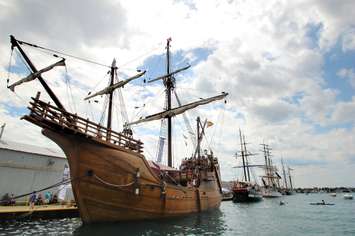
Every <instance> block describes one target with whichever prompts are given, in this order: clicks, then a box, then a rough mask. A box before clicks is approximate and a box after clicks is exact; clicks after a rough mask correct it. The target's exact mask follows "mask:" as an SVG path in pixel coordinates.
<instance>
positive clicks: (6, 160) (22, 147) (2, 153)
mask: <svg viewBox="0 0 355 236" xmlns="http://www.w3.org/2000/svg"><path fill="white" fill-rule="evenodd" d="M66 165H67V160H66V158H65V155H64V153H63V152H61V151H59V150H54V149H50V148H43V147H38V146H33V145H27V144H23V143H17V142H12V141H5V140H3V139H0V198H1V197H2V196H4V194H6V193H9V194H14V195H15V196H16V195H20V194H24V193H29V192H32V191H35V190H39V189H42V188H45V187H47V186H50V185H53V184H55V183H58V182H59V181H61V180H62V179H63V171H64V168H65V166H66ZM58 190H59V189H58V188H53V189H50V190H49V191H51V192H52V193H53V194H57V192H58ZM21 200H22V201H24V200H27V198H23V199H20V201H21Z"/></svg>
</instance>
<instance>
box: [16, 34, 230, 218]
mask: <svg viewBox="0 0 355 236" xmlns="http://www.w3.org/2000/svg"><path fill="white" fill-rule="evenodd" d="M170 41H171V39H168V40H167V45H166V58H167V66H166V74H165V75H163V76H161V77H158V78H156V79H153V80H151V81H148V82H153V81H162V82H163V84H164V86H165V90H166V97H167V107H166V110H164V111H162V112H160V113H157V114H153V115H150V116H147V117H144V118H141V119H140V120H138V121H136V122H132V123H130V124H126V126H125V128H124V129H123V131H122V132H116V131H114V130H112V128H111V113H112V103H113V101H112V100H113V99H112V98H113V91H114V90H115V89H117V88H120V87H122V86H123V85H124V84H126V83H128V82H129V81H131V80H133V79H136V78H138V77H140V76H142V75H143V74H144V72H145V71H143V72H140V73H139V74H138V75H136V76H133V77H132V78H129V79H127V80H124V81H120V82H118V83H115V82H114V81H115V80H114V78H115V76H116V72H117V67H116V65H115V62H113V63H112V66H111V68H110V79H111V80H110V85H109V87H107V88H105V89H104V90H101V91H99V92H97V93H95V94H93V95H90V96H89V97H87V98H86V99H89V98H91V97H94V96H96V95H108V97H109V106H108V119H107V127H103V126H102V125H100V124H99V123H95V122H92V121H90V120H88V119H85V118H83V117H80V116H78V115H76V114H73V113H70V112H68V111H67V110H66V109H65V108H64V106H63V105H62V104H61V102H60V100H59V99H58V98H57V96H56V95H55V94H54V92H53V91H52V90H51V89H50V87H49V86H48V85H47V84H46V82H45V81H44V80H43V78H42V75H41V73H42V72H43V71H48V70H49V69H51V68H49V67H47V68H44V69H43V70H40V71H38V70H37V69H36V68H35V66H34V65H33V63H32V62H31V60H30V59H29V58H28V56H27V55H26V53H25V52H24V51H23V49H22V48H21V45H23V44H26V45H29V46H35V47H38V46H37V45H33V44H29V43H26V42H23V41H19V40H17V39H15V37H13V36H11V44H12V49H14V48H16V49H18V51H19V52H20V53H21V55H22V57H23V59H24V60H25V61H26V63H27V64H28V66H29V67H30V68H31V70H32V72H33V73H32V74H31V75H30V76H28V77H30V78H25V79H24V80H23V81H19V82H18V83H16V84H15V85H14V86H11V85H10V86H9V87H10V89H12V90H13V89H14V87H15V86H17V85H18V84H20V83H22V82H27V81H30V80H32V79H35V78H36V79H38V80H39V81H40V82H41V84H42V85H43V87H44V89H45V90H46V92H47V93H48V94H49V96H50V97H51V99H52V100H53V101H54V103H55V105H51V104H49V103H47V102H44V101H42V100H40V96H39V93H38V94H37V96H36V97H35V98H33V101H32V102H31V106H30V107H29V110H30V113H29V114H28V115H26V116H24V117H23V119H25V120H27V121H29V122H31V123H33V124H35V125H37V126H39V127H42V128H43V129H42V133H43V134H44V135H45V136H47V137H48V138H49V139H51V140H53V141H54V142H55V143H57V144H58V145H59V147H60V148H61V149H62V150H63V151H64V153H65V155H66V156H67V159H68V163H69V167H70V175H71V182H72V187H73V192H74V196H75V200H76V203H77V205H78V208H79V211H80V216H81V219H82V221H83V222H84V223H91V222H104V221H123V220H142V219H153V218H162V217H171V216H178V215H183V214H189V213H194V212H200V211H205V210H208V209H213V208H218V207H219V205H220V202H221V199H222V187H221V177H220V169H219V164H218V160H217V158H216V157H215V156H214V155H213V152H212V151H210V152H204V153H202V152H201V151H200V149H201V147H200V143H201V141H202V137H203V134H204V128H205V127H206V123H207V120H205V121H204V122H201V121H200V119H197V135H196V136H197V147H196V151H195V153H194V154H193V155H192V157H190V158H185V159H184V160H183V161H182V163H181V165H180V168H179V169H177V168H174V167H173V165H172V117H174V116H176V115H178V114H182V113H183V112H185V111H186V110H188V109H192V108H195V107H197V106H199V105H203V104H207V103H210V102H213V101H217V100H221V99H224V98H225V97H226V96H227V95H228V94H227V93H222V94H221V95H218V96H214V97H211V98H207V99H201V100H198V101H196V102H192V103H188V104H186V105H182V106H179V107H176V108H172V104H171V103H172V102H171V97H172V91H173V89H174V86H175V78H174V77H173V76H174V75H175V74H176V73H178V72H180V71H183V70H186V69H188V67H189V66H187V67H185V68H181V69H178V70H176V71H171V70H170V51H169V48H170ZM63 63H64V59H63V60H62V61H61V62H58V64H57V65H55V66H58V65H59V66H60V65H62V64H63ZM52 66H53V65H52ZM159 119H166V120H167V124H168V127H167V128H168V138H167V139H168V153H167V154H168V166H164V165H159V164H156V163H154V162H152V161H148V160H147V159H146V157H145V156H144V155H143V143H142V142H141V141H140V140H138V139H136V138H134V137H133V132H132V130H131V129H130V125H133V124H138V123H141V122H146V121H152V120H159Z"/></svg>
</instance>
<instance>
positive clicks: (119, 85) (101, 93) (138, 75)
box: [84, 71, 146, 100]
mask: <svg viewBox="0 0 355 236" xmlns="http://www.w3.org/2000/svg"><path fill="white" fill-rule="evenodd" d="M145 72H146V71H142V72H140V73H138V74H136V75H135V76H132V77H131V78H128V79H126V80H122V81H119V82H117V83H115V84H113V85H112V86H109V87H107V88H104V89H103V90H101V91H99V92H97V93H94V94H92V95H90V96H88V97H86V98H84V100H88V99H90V98H93V97H96V96H99V95H104V94H109V93H111V92H112V91H113V90H115V89H117V88H121V87H123V86H124V85H125V84H127V83H129V82H130V81H132V80H135V79H138V78H139V77H141V76H142V75H144V74H145Z"/></svg>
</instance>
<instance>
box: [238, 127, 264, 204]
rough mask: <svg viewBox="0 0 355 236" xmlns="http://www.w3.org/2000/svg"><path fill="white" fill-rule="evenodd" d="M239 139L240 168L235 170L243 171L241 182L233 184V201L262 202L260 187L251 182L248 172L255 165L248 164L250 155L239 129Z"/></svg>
mask: <svg viewBox="0 0 355 236" xmlns="http://www.w3.org/2000/svg"><path fill="white" fill-rule="evenodd" d="M239 138H240V150H241V151H240V155H237V157H241V161H242V166H236V168H241V169H243V177H244V178H243V180H237V181H235V182H234V183H233V187H232V192H233V201H235V202H259V201H261V200H262V194H261V189H260V186H259V185H258V184H257V183H256V182H254V183H252V182H251V178H250V172H251V169H250V168H252V167H256V166H257V165H251V164H250V163H249V160H248V157H249V156H251V155H252V154H251V153H249V152H248V151H247V147H246V142H245V136H244V135H243V136H242V133H241V130H240V129H239Z"/></svg>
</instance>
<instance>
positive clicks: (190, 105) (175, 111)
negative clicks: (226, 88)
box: [128, 92, 228, 125]
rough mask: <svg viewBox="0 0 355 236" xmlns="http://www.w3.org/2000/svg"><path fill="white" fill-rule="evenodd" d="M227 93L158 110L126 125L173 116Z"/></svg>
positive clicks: (221, 97)
mask: <svg viewBox="0 0 355 236" xmlns="http://www.w3.org/2000/svg"><path fill="white" fill-rule="evenodd" d="M227 95H228V93H224V92H223V93H222V94H221V95H218V96H215V97H210V98H206V99H202V100H200V101H196V102H192V103H188V104H186V105H183V106H180V107H176V108H173V109H170V110H167V111H163V112H159V113H157V114H154V115H150V116H146V117H144V118H141V119H139V120H137V121H134V122H132V123H129V124H128V125H135V124H139V123H142V122H147V121H153V120H160V119H163V118H168V117H173V116H176V115H179V114H181V113H183V112H185V111H186V110H190V109H192V108H195V107H197V106H200V105H204V104H207V103H210V102H213V101H217V100H220V99H223V98H225V97H226V96H227Z"/></svg>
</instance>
